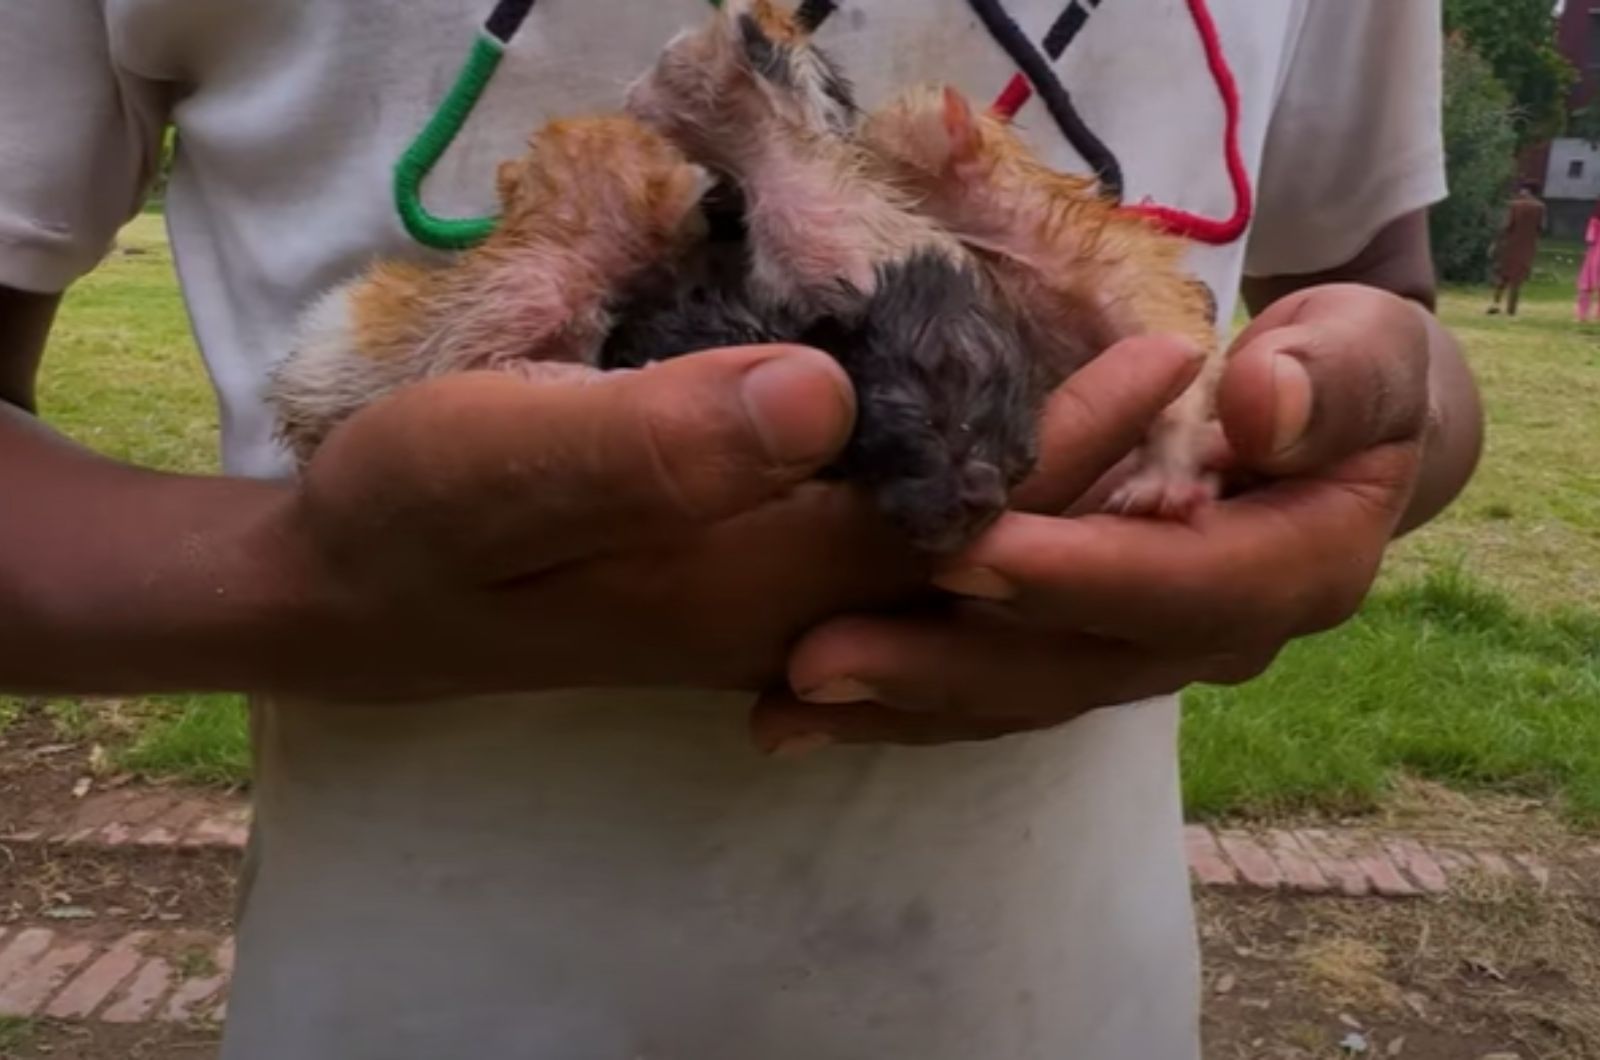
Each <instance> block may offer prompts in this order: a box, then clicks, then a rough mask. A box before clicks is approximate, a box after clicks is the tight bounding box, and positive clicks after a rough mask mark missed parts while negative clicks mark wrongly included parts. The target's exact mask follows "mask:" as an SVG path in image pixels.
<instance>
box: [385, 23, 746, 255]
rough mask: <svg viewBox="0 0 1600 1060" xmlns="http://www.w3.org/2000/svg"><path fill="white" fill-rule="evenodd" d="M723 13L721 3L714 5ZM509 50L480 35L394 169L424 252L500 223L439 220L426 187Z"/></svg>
mask: <svg viewBox="0 0 1600 1060" xmlns="http://www.w3.org/2000/svg"><path fill="white" fill-rule="evenodd" d="M710 3H711V6H712V7H721V6H722V0H710ZM505 53H506V52H505V45H504V44H502V43H501V42H500V41H499V40H497V39H495V38H494V37H493V36H492V35H490V34H489V33H480V34H479V35H478V38H477V40H476V41H475V42H474V43H473V45H472V53H471V54H470V55H468V56H467V62H466V65H465V66H463V67H462V68H461V73H459V74H457V75H456V83H455V84H454V85H451V86H450V92H449V93H448V94H447V95H446V96H445V97H444V102H443V103H441V104H439V109H438V110H436V111H434V113H433V117H432V118H430V119H429V120H428V124H427V125H426V126H425V127H424V128H423V130H422V132H421V133H419V134H418V136H417V138H416V139H415V140H413V141H412V142H411V146H410V147H408V148H406V152H405V154H403V155H401V156H400V161H398V162H396V163H395V167H394V203H395V208H396V209H397V210H398V211H399V212H400V219H401V221H402V222H404V223H405V226H406V231H407V232H409V233H410V234H411V238H412V239H415V240H416V241H417V242H418V243H421V244H422V245H423V246H428V247H435V248H437V249H439V250H466V249H468V248H470V247H475V246H477V245H478V244H479V243H482V242H483V241H484V240H485V239H488V238H489V234H490V233H491V232H493V231H494V226H495V224H496V223H497V222H498V221H499V218H498V217H493V216H490V217H460V218H447V217H435V216H434V215H433V214H431V213H429V212H428V208H427V207H426V206H424V205H422V182H423V181H424V180H426V179H427V177H428V174H429V173H431V172H432V171H433V167H434V166H435V165H437V164H438V162H439V159H440V158H442V157H444V153H445V151H447V150H448V149H449V147H450V144H451V143H452V142H453V141H454V140H455V138H456V136H457V135H458V134H460V132H461V128H462V126H464V125H466V124H467V118H469V117H470V116H471V115H472V108H473V107H476V106H477V105H478V100H479V99H480V98H482V96H483V91H484V89H486V88H488V87H489V79H490V78H492V77H494V72H495V70H496V69H497V68H499V66H500V60H501V59H503V58H504V57H505Z"/></svg>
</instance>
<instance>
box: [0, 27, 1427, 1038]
mask: <svg viewBox="0 0 1600 1060" xmlns="http://www.w3.org/2000/svg"><path fill="white" fill-rule="evenodd" d="M493 6H494V5H493V0H403V2H401V0H390V2H384V0H252V2H250V3H217V2H216V0H9V2H8V3H6V4H5V5H4V6H3V7H0V144H3V147H0V284H3V285H9V286H14V287H20V288H24V289H32V290H41V291H55V290H59V289H61V288H63V287H65V286H66V285H67V284H68V283H70V282H71V281H72V280H73V279H74V278H76V277H77V276H79V275H81V274H82V273H84V272H86V271H88V270H89V269H90V268H92V267H93V266H94V265H95V264H96V262H97V261H98V260H99V259H100V257H101V256H102V255H103V253H104V252H105V250H106V248H107V246H108V244H109V241H110V240H111V239H112V237H113V235H114V233H115V232H116V230H117V228H118V226H119V225H120V224H121V223H122V222H123V221H124V220H125V219H126V218H127V217H128V216H129V215H130V213H131V212H132V211H133V210H134V209H135V208H136V206H137V204H138V202H139V200H140V195H141V190H142V188H143V186H144V184H145V182H146V181H147V179H148V178H149V176H150V173H151V170H152V166H153V163H154V160H155V157H156V150H157V143H158V133H159V130H160V128H161V125H162V123H163V122H164V121H165V120H167V119H169V118H170V119H171V120H173V121H175V122H176V124H177V125H178V127H179V129H180V135H181V148H180V157H179V162H178V166H177V172H176V175H175V177H174V180H173V183H172V187H171V189H170V197H169V201H168V223H169V226H170V230H171V235H172V241H173V246H174V248H175V252H176V257H177V262H178V269H179V272H180V274H181V277H182V280H183V285H184V291H185V294H186V297H187V299H188V304H189V308H190V311H191V314H192V316H193V320H194V326H195V332H196V334H197V335H198V337H199V342H200V346H201V349H202V350H203V351H204V355H205V358H206V362H207V364H208V366H209V367H210V370H211V373H212V375H213V377H214V379H215V381H216V386H217V391H218V394H219V396H220V399H221V403H222V408H223V418H222V422H223V448H224V455H225V463H226V466H227V468H228V469H229V470H230V471H232V472H234V473H238V474H245V475H273V474H279V473H282V472H284V471H285V470H286V468H287V463H286V462H285V460H284V458H283V455H282V454H281V453H280V452H278V451H277V450H276V449H275V448H274V447H273V445H272V444H271V442H270V430H269V421H268V416H267V414H266V412H265V411H264V409H263V406H262V403H261V400H260V389H261V384H262V380H263V376H264V373H265V372H266V371H267V369H268V366H269V365H271V364H272V363H273V362H274V360H275V359H277V358H278V357H281V356H282V355H283V354H284V353H285V339H286V336H287V335H288V334H289V330H290V327H291V324H292V322H293V320H294V318H295V316H296V313H297V311H298V310H299V309H300V308H301V307H302V306H304V305H305V304H306V303H307V302H308V301H310V300H311V299H312V298H313V297H314V296H315V295H316V294H317V293H318V292H320V291H323V290H325V289H326V288H327V287H329V286H330V285H332V284H334V283H335V282H337V281H339V280H341V279H343V278H345V277H348V276H350V275H351V274H352V273H353V272H354V271H355V270H356V269H357V268H358V267H360V266H361V264H362V263H363V262H365V261H367V260H368V259H369V258H370V257H372V256H373V255H375V254H399V255H413V256H420V257H427V256H431V255H433V254H434V253H436V252H432V251H424V250H422V249H421V248H419V247H418V246H417V245H416V244H415V243H414V242H413V241H412V240H411V239H410V238H409V237H408V236H407V234H406V231H405V229H404V227H403V226H402V224H401V222H400V220H399V215H398V213H397V211H396V208H395V205H394V199H393V196H392V194H391V182H392V171H393V167H394V164H395V162H396V160H397V159H398V158H399V157H400V155H401V153H402V152H403V151H404V150H405V149H406V147H407V145H408V144H410V143H411V141H412V140H413V139H414V138H415V137H416V135H417V134H418V132H419V130H420V129H421V128H422V127H423V125H424V124H425V123H426V122H427V120H428V118H429V117H430V116H431V114H432V113H433V111H434V109H435V107H436V106H437V105H438V103H439V101H440V99H441V98H442V97H443V96H444V94H445V92H446V90H447V88H448V87H449V85H450V84H451V82H452V80H453V79H454V77H455V75H456V72H457V70H458V69H459V67H460V65H461V63H462V61H463V59H464V57H465V55H466V52H467V50H468V48H469V46H470V45H471V42H472V41H473V40H474V37H475V34H477V33H478V32H479V27H480V26H481V25H482V24H483V23H484V20H485V19H486V18H487V17H488V16H489V14H490V9H491V8H492V7H493ZM501 6H502V8H507V9H509V8H510V7H514V6H516V5H515V2H514V0H507V3H505V4H502V5H501ZM1001 7H1002V9H1004V11H1006V12H1009V14H1010V15H1011V16H1012V17H1014V18H1015V19H1016V21H1017V22H1018V23H1019V24H1020V25H1021V26H1022V28H1023V29H1024V30H1026V32H1027V34H1028V36H1029V37H1030V38H1031V39H1032V40H1034V41H1040V40H1043V39H1044V38H1045V36H1046V32H1047V30H1048V29H1049V28H1050V26H1051V25H1052V24H1053V23H1055V22H1056V21H1057V20H1058V19H1060V20H1061V25H1062V27H1064V28H1063V29H1062V30H1061V31H1060V32H1058V34H1057V36H1058V37H1059V36H1063V35H1065V36H1070V37H1071V41H1070V43H1069V44H1068V45H1067V47H1066V48H1065V53H1064V54H1063V55H1062V56H1061V57H1060V59H1059V60H1058V61H1057V62H1056V63H1055V65H1054V69H1055V70H1056V71H1057V72H1058V74H1059V77H1060V80H1061V82H1062V84H1063V86H1064V87H1065V88H1066V89H1067V90H1068V91H1069V92H1070V94H1071V97H1072V100H1073V102H1074V105H1075V107H1076V109H1077V112H1078V114H1079V115H1080V117H1081V118H1082V123H1083V126H1084V127H1085V128H1086V129H1088V130H1089V133H1090V135H1091V136H1092V137H1093V138H1094V139H1095V140H1097V141H1098V142H1099V143H1100V144H1101V145H1103V148H1104V151H1105V152H1106V153H1108V154H1109V155H1110V156H1112V157H1114V158H1115V159H1116V160H1117V162H1118V163H1119V164H1120V168H1121V171H1122V173H1123V175H1124V179H1125V184H1126V196H1127V201H1128V202H1130V203H1137V202H1141V201H1145V200H1150V201H1153V202H1155V203H1159V204H1163V205H1167V206H1170V207H1173V208H1176V209H1181V210H1184V211H1187V212H1189V213H1190V214H1193V215H1195V216H1196V217H1197V218H1199V219H1202V220H1207V219H1209V220H1211V221H1217V222H1220V221H1224V220H1226V219H1228V218H1230V217H1233V216H1235V215H1237V213H1238V209H1239V206H1240V204H1241V201H1242V200H1241V199H1240V196H1239V189H1238V188H1237V187H1236V186H1235V183H1234V182H1233V181H1232V180H1230V174H1229V166H1228V151H1227V148H1226V144H1227V139H1228V138H1227V136H1226V125H1227V121H1226V118H1225V114H1226V107H1225V105H1224V99H1225V98H1226V93H1225V92H1224V89H1223V85H1224V83H1225V82H1227V81H1228V80H1229V79H1231V81H1232V83H1233V84H1234V85H1235V86H1236V89H1237V98H1238V101H1239V107H1238V129H1237V153H1238V159H1239V162H1240V167H1239V168H1240V169H1241V171H1242V173H1243V175H1244V176H1246V177H1247V178H1248V183H1249V184H1250V185H1251V186H1252V187H1253V190H1254V200H1253V205H1254V214H1253V216H1254V225H1253V226H1252V227H1251V228H1250V229H1249V231H1248V232H1246V233H1244V235H1243V236H1242V237H1238V238H1236V237H1235V236H1237V235H1238V233H1237V232H1235V233H1228V232H1226V231H1223V232H1222V234H1220V235H1218V234H1216V232H1215V231H1213V235H1214V236H1215V238H1216V239H1217V240H1218V241H1217V242H1216V243H1215V244H1197V246H1196V248H1195V251H1194V254H1193V258H1192V262H1193V266H1194V268H1195V269H1196V270H1197V271H1198V272H1199V274H1200V275H1202V276H1203V277H1204V278H1205V279H1206V281H1207V282H1208V283H1209V284H1210V285H1211V287H1212V288H1213V290H1214V291H1215V292H1216V293H1217V295H1218V296H1219V301H1220V303H1221V304H1220V307H1219V308H1220V319H1222V320H1224V321H1226V320H1229V319H1230V318H1231V315H1232V311H1233V306H1234V293H1235V291H1236V289H1237V286H1238V282H1239V279H1240V276H1241V273H1242V272H1244V271H1245V270H1246V269H1248V270H1249V271H1251V272H1253V273H1261V274H1271V273H1288V272H1308V271H1314V270H1317V269H1320V268H1324V267H1328V266H1332V265H1335V264H1338V263H1340V262H1342V261H1344V260H1346V259H1348V258H1349V257H1351V256H1352V255H1353V254H1354V253H1355V252H1356V251H1357V250H1358V249H1360V247H1361V246H1362V245H1363V244H1364V242H1365V241H1366V240H1367V239H1368V238H1369V237H1370V236H1371V235H1372V234H1373V233H1374V232H1375V231H1376V230H1377V228H1378V227H1379V226H1380V225H1381V224H1383V223H1384V222H1386V221H1388V220H1390V219H1392V218H1394V217H1396V216H1398V215H1400V214H1402V213H1405V212H1408V211H1411V210H1415V209H1418V208H1420V207H1423V206H1425V205H1428V204H1430V203H1431V202H1433V201H1435V200H1437V199H1438V198H1440V197H1441V196H1442V194H1443V192H1444V184H1443V172H1442V170H1443V163H1442V149H1441V139H1440V132H1439V106H1440V98H1439V92H1440V85H1439V81H1440V78H1439V55H1440V49H1439V3H1438V0H1209V3H1206V2H1203V0H1075V2H1074V3H1072V4H1071V5H1070V6H1069V5H1067V4H1066V3H1064V2H1063V0H1006V3H1004V4H1002V5H1001ZM1064 12H1065V14H1064ZM1074 12H1076V13H1074ZM503 13H504V12H503ZM705 15H706V9H705V7H704V0H650V2H648V3H644V2H639V3H631V4H629V3H622V2H620V0H541V2H539V3H538V4H536V5H535V6H534V7H533V10H532V13H531V15H529V17H528V18H527V20H526V22H525V23H524V24H523V25H522V27H521V30H520V32H518V33H517V34H516V35H515V37H514V38H513V39H512V40H511V42H510V44H509V47H508V48H507V50H506V56H505V59H504V62H503V63H502V64H501V66H500V68H499V70H498V72H497V73H496V75H495V77H494V79H493V81H492V82H491V84H490V87H489V89H488V91H487V93H486V94H485V96H484V97H483V99H482V100H481V102H480V103H479V105H478V107H477V109H476V110H475V112H474V113H473V114H472V116H471V118H470V120H469V121H468V122H467V124H466V126H465V128H464V130H463V132H462V134H461V136H460V137H459V139H458V140H457V141H456V143H455V144H454V146H453V147H452V148H451V149H450V151H449V152H448V153H447V154H446V156H445V157H444V159H443V161H442V162H441V163H440V164H439V166H438V167H437V169H436V170H435V171H434V173H433V174H432V176H431V177H430V179H429V181H428V184H427V189H426V199H427V202H428V205H429V207H430V208H431V209H432V210H433V211H434V212H436V213H438V214H442V215H448V216H472V215H478V214H482V213H485V212H487V211H488V210H489V209H490V208H491V207H492V205H493V176H494V167H495V163H496V162H498V161H499V160H500V159H502V158H505V157H508V156H511V155H513V154H515V153H516V152H517V151H518V150H519V148H520V145H521V144H522V143H523V141H524V139H525V137H526V135H527V134H528V132H529V131H530V130H531V129H532V128H533V127H534V126H535V125H536V124H537V123H539V122H540V121H541V120H542V119H543V118H544V117H546V116H551V115H559V114H563V113H569V112H574V111H580V110H591V109H598V108H610V107H613V106H615V105H616V104H617V102H618V100H619V97H620V94H621V89H622V86H623V85H624V84H625V83H626V82H627V81H628V80H629V79H630V78H631V77H632V76H634V75H635V74H636V73H637V72H639V71H640V70H642V69H643V68H644V67H645V66H646V65H647V64H648V63H649V62H650V60H651V58H652V56H653V55H654V53H655V52H656V51H657V50H658V48H659V47H660V46H661V44H662V43H663V42H664V41H665V40H666V39H667V38H668V37H669V36H670V35H671V34H672V33H673V32H674V31H675V30H677V29H679V28H680V27H682V26H684V25H687V24H691V23H693V22H695V21H696V20H698V19H701V18H703V17H705ZM1208 21H1214V26H1215V29H1216V44H1217V45H1218V47H1217V48H1216V49H1215V51H1216V54H1215V55H1213V56H1211V57H1209V58H1208V55H1207V52H1206V49H1205V48H1204V47H1203V45H1202V41H1203V40H1204V34H1203V33H1202V32H1201V27H1202V26H1203V24H1205V23H1206V22H1208ZM1074 27H1075V28H1076V32H1075V33H1073V32H1069V31H1071V30H1072V29H1073V28H1074ZM822 40H823V41H824V42H825V43H826V45H827V46H829V47H830V48H831V49H832V50H833V51H834V53H835V54H836V55H837V56H838V57H839V58H840V59H841V60H842V61H843V63H844V64H845V66H846V67H847V69H848V71H849V72H850V74H851V75H852V76H853V77H854V79H855V80H856V82H857V83H858V85H859V87H860V90H861V95H862V97H863V100H864V101H865V102H867V103H869V104H870V103H871V102H873V101H875V100H879V99H881V98H883V97H884V95H885V94H886V93H887V92H889V91H891V90H892V89H893V88H894V87H896V86H899V85H902V84H905V83H907V82H911V81H914V80H919V79H941V80H946V81H950V82H953V83H955V84H957V85H958V86H960V87H961V88H963V89H965V90H966V91H967V92H968V93H969V94H971V95H972V96H974V97H975V98H977V99H980V100H986V99H990V98H993V97H994V96H995V95H996V94H997V93H998V92H999V91H1000V89H1001V88H1002V87H1003V86H1004V85H1005V84H1006V83H1007V82H1008V81H1009V79H1010V78H1011V76H1012V75H1013V73H1014V72H1015V70H1016V64H1015V62H1014V61H1013V59H1012V57H1011V56H1010V55H1008V54H1007V53H1006V51H1005V50H1003V49H1002V48H1001V47H1000V46H999V45H998V44H997V43H996V42H995V38H994V37H992V36H991V35H990V33H989V32H988V31H987V30H986V29H985V27H984V24H983V23H982V22H981V21H980V19H979V18H978V17H977V16H976V14H975V12H974V8H973V7H972V6H971V4H970V3H969V0H846V2H845V3H844V5H843V7H842V8H841V10H840V11H838V12H837V13H836V14H835V15H834V16H833V17H832V18H831V19H830V21H829V22H828V23H827V25H826V26H825V27H824V29H823V30H822ZM1212 59H1215V60H1216V62H1215V63H1213V62H1212V61H1211V60H1212ZM1214 67H1215V68H1214ZM1224 75H1225V76H1224ZM1020 121H1021V123H1022V125H1023V127H1024V128H1025V129H1026V131H1027V133H1028V134H1029V136H1030V137H1031V138H1032V139H1033V141H1034V142H1035V143H1036V144H1037V145H1039V146H1040V147H1041V148H1042V150H1043V151H1044V152H1045V153H1046V155H1047V157H1049V158H1050V159H1051V160H1053V161H1054V162H1055V163H1056V164H1058V165H1060V166H1062V167H1069V168H1074V169H1080V170H1081V169H1083V168H1084V165H1085V163H1084V161H1083V158H1082V157H1081V155H1080V152H1079V150H1078V149H1075V148H1074V147H1072V146H1071V145H1070V144H1069V142H1068V140H1067V138H1066V137H1065V136H1064V135H1063V132H1062V131H1061V128H1060V127H1059V126H1058V125H1057V123H1056V122H1055V121H1054V120H1053V119H1052V118H1051V116H1050V115H1049V114H1048V113H1047V112H1046V110H1045V109H1044V108H1043V107H1042V106H1041V104H1040V103H1039V101H1038V100H1037V99H1035V100H1034V101H1033V102H1031V103H1029V104H1028V105H1027V107H1026V108H1025V109H1024V110H1023V111H1022V113H1021V116H1020ZM1079 142H1080V144H1081V143H1082V142H1083V141H1082V138H1081V136H1080V138H1079ZM1204 227H1205V226H1203V225H1202V226H1201V228H1202V229H1204ZM1217 227H1218V226H1212V228H1213V230H1215V229H1217ZM1226 227H1227V226H1226V225H1221V226H1220V228H1221V229H1224V230H1225V229H1226ZM746 706H747V703H746V700H745V698H744V697H740V696H728V695H708V694H707V695H702V694H693V693H683V692H676V693H665V692H661V693H652V692H625V693H601V692H595V693H584V694H562V695H546V696H538V697H520V698H516V697H513V698H505V699H495V700H475V701H471V702H464V703H434V704H419V705H416V706H406V707H395V706H384V707H381V708H379V707H374V708H371V709H362V708H345V707H339V708H328V707H323V706H319V705H316V704H310V703H300V702H284V701H274V702H261V703H258V704H257V705H256V711H255V721H256V740H257V757H258V773H257V787H256V804H257V812H258V816H257V825H256V831H255V834H254V837H253V850H252V858H251V861H250V874H249V879H250V883H251V886H250V887H249V889H248V892H247V900H246V902H245V904H244V914H243V920H242V925H241V940H240V965H239V968H238V972H237V976H236V980H235V987H234V996H233V1000H232V1002H231V1011H230V1019H229V1027H228V1030H227V1036H226V1045H225V1049H224V1055H225V1057H226V1058H227V1060H283V1058H289V1057H293V1058H295V1060H365V1058H371V1060H408V1058H417V1060H421V1058H430V1060H432V1058H435V1057H445V1056H450V1057H458V1056H459V1057H519V1058H520V1057H536V1058H548V1060H644V1058H649V1060H869V1058H870V1060H1045V1058H1050V1060H1060V1058H1065V1057H1072V1058H1075V1060H1188V1058H1193V1057H1195V1056H1196V1055H1197V1052H1198V1044H1197V1037H1196V1015H1197V990H1196V984H1197V975H1196V948H1195V943H1194V937H1193V926H1192V923H1191V919H1190V909H1189V899H1188V891H1187V880H1186V875H1185V871H1184V863H1183V856H1182V852H1181V843H1180V831H1179V825H1180V807H1179V799H1178V786H1177V776H1176V772H1177V771H1176V755H1175V743H1176V736H1177V710H1176V706H1175V704H1174V703H1173V702H1171V701H1160V702H1156V703H1151V704H1144V705H1141V706H1136V707H1126V708H1121V709H1117V710H1112V711H1104V712H1100V713H1097V714H1095V715H1092V716H1089V717H1086V718H1083V719H1082V720H1080V721H1078V722H1076V723H1074V724H1072V725H1070V726H1067V727H1065V728H1062V729H1060V730H1057V731H1054V732H1049V733H1042V734H1037V735H1030V736H1022V737H1015V738H1011V739H1008V740H1003V741H999V742H996V743H993V744H987V745H981V746H959V747H948V748H940V749H924V750H901V749H845V750H834V751H829V752H825V753H822V754H819V755H815V756H812V757H809V758H805V759H800V760H795V761H772V760H767V759H764V758H762V757H761V756H759V755H758V754H756V752H755V751H753V750H752V749H751V747H750V745H749V742H748V740H747V739H746V736H745V728H744V712H745V709H746Z"/></svg>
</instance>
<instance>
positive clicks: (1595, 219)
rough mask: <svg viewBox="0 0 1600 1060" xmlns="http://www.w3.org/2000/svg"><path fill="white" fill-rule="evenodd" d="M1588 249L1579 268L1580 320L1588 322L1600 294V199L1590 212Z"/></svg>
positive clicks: (1587, 232) (1585, 237) (1587, 237)
mask: <svg viewBox="0 0 1600 1060" xmlns="http://www.w3.org/2000/svg"><path fill="white" fill-rule="evenodd" d="M1583 241H1584V243H1585V244H1587V245H1588V248H1589V249H1588V250H1587V251H1586V252H1585V253H1584V255H1583V268H1581V269H1579V270H1578V320H1579V321H1580V322H1581V323H1588V322H1590V321H1592V320H1594V319H1595V308H1596V305H1595V302H1596V296H1600V201H1596V202H1595V204H1594V210H1593V212H1591V213H1590V214H1589V228H1588V230H1587V231H1586V232H1585V233H1584V235H1583Z"/></svg>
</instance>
